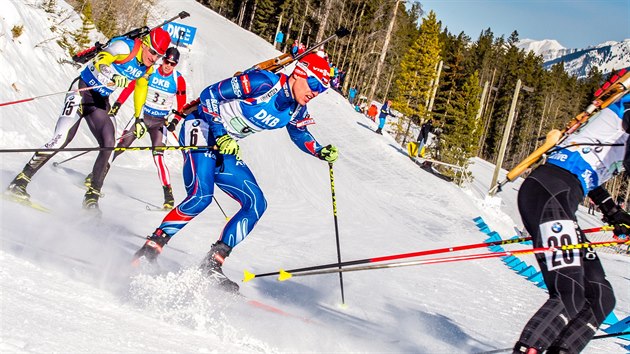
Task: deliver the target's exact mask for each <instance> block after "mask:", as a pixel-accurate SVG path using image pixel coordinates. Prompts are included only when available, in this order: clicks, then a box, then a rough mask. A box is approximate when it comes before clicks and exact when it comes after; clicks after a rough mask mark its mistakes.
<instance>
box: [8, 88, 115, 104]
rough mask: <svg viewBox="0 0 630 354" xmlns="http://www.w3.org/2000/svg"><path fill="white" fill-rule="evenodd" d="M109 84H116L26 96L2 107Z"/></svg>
mask: <svg viewBox="0 0 630 354" xmlns="http://www.w3.org/2000/svg"><path fill="white" fill-rule="evenodd" d="M108 86H114V83H113V82H110V83H108V84H105V85H97V86H90V87H84V88H79V89H74V90H69V91H60V92H54V93H48V94H45V95H40V96H35V97H31V98H24V99H21V100H17V101H11V102H4V103H0V107H2V106H10V105H12V104H18V103H24V102H30V101H34V100H36V99H38V98H43V97H48V96H54V95H61V94H68V93H70V92H82V91H87V90H92V89H96V88H101V87H108Z"/></svg>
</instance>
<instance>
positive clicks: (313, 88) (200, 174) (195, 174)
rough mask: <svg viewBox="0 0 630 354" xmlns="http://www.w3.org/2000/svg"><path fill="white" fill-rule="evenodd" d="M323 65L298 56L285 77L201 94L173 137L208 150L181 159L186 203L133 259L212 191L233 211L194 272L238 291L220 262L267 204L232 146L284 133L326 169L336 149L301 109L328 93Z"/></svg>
mask: <svg viewBox="0 0 630 354" xmlns="http://www.w3.org/2000/svg"><path fill="white" fill-rule="evenodd" d="M329 69H330V68H329V66H328V62H327V61H326V60H325V59H324V58H323V57H321V56H320V55H318V54H315V53H311V54H308V55H306V56H304V57H303V58H302V59H301V60H300V61H299V62H298V63H297V65H296V67H295V69H294V70H293V73H292V74H291V75H290V76H287V75H284V74H274V73H271V72H268V71H263V70H260V71H259V70H252V71H248V72H245V73H243V74H241V75H237V76H235V77H232V78H229V79H225V80H223V81H219V82H217V83H215V84H212V85H210V86H208V87H207V88H205V89H204V90H203V91H202V93H201V95H200V97H199V98H198V99H197V100H195V101H193V102H192V103H191V104H189V105H187V106H188V107H185V108H184V112H188V111H192V113H191V114H188V115H187V116H186V118H185V120H184V123H183V126H182V127H181V129H180V144H181V145H186V146H190V145H196V146H213V145H216V146H217V149H216V150H214V149H199V150H188V151H186V152H185V154H184V182H185V185H186V191H187V192H188V196H187V197H186V199H184V200H183V201H182V202H181V203H180V204H179V205H177V207H176V208H175V209H173V210H172V211H171V212H170V213H168V214H167V215H166V217H165V218H164V220H163V221H162V223H161V224H160V225H159V227H158V228H157V229H156V230H155V232H153V234H152V235H151V236H149V237H148V238H147V241H146V243H145V244H144V246H142V248H141V249H140V250H138V252H136V255H135V257H136V259H138V258H140V257H142V256H144V257H146V258H147V259H149V260H155V259H156V257H157V256H158V255H159V254H160V253H161V251H162V248H163V247H164V245H166V244H167V243H168V242H169V240H170V239H171V237H173V236H174V235H175V234H176V233H177V232H179V231H180V230H181V229H182V228H183V227H184V226H186V225H187V224H188V222H189V221H191V220H192V219H193V218H194V217H196V216H197V215H199V214H200V213H201V212H202V211H203V210H204V209H206V208H207V207H208V206H209V205H210V203H211V202H212V196H213V194H214V186H215V184H216V186H218V187H219V188H220V189H221V190H222V191H224V192H225V193H227V194H228V195H229V196H231V197H232V198H234V199H235V200H236V201H238V202H239V203H240V205H241V208H240V210H239V211H238V212H237V213H236V214H235V215H234V216H233V217H232V218H231V219H230V220H229V221H228V223H227V225H226V226H225V228H224V229H223V231H222V232H221V234H220V235H219V238H218V240H217V241H216V242H215V243H214V244H213V245H212V247H211V248H210V251H209V252H208V254H207V256H206V258H205V259H204V260H203V262H202V265H201V268H202V270H203V271H204V272H206V273H207V274H208V276H210V277H212V278H214V279H216V280H217V281H218V283H219V285H220V286H221V287H224V288H225V289H227V290H230V291H236V290H238V285H237V284H236V283H234V282H233V281H231V280H230V279H228V278H227V277H226V276H225V275H224V274H223V270H222V265H223V262H224V261H225V258H226V257H227V256H229V255H230V253H231V252H232V249H233V248H234V247H235V246H236V245H238V244H239V243H240V242H242V241H243V240H244V239H245V237H246V236H247V235H248V234H249V233H250V232H251V231H252V229H253V228H254V226H255V225H256V223H257V222H258V220H259V219H260V218H261V216H262V215H263V213H264V212H265V209H266V208H267V202H266V201H265V197H264V195H263V192H262V190H261V189H260V187H259V186H258V183H257V182H256V179H255V178H254V174H253V173H252V171H251V170H250V169H249V167H247V165H246V164H245V162H244V161H243V160H242V159H241V152H240V149H239V145H238V143H237V140H238V139H242V138H245V137H247V136H249V135H251V134H254V133H257V132H260V131H263V130H271V129H280V128H285V127H286V129H287V132H288V133H289V136H290V137H291V140H292V141H293V142H294V143H295V145H296V146H297V147H298V148H299V149H300V150H302V151H304V152H305V153H307V154H309V155H311V156H315V157H318V158H320V159H322V160H325V161H327V162H329V163H333V162H335V161H336V160H337V156H338V153H337V148H336V147H334V146H332V145H328V146H322V145H320V144H319V143H318V142H317V141H316V140H315V138H313V136H312V135H311V134H310V133H309V131H308V130H307V126H308V125H309V124H313V123H314V122H313V119H312V118H310V116H309V114H308V111H307V108H306V104H307V103H308V102H309V101H311V100H312V99H314V98H315V97H317V96H318V95H319V94H320V93H322V92H324V91H326V89H328V87H329V82H330V75H329V73H330V72H329Z"/></svg>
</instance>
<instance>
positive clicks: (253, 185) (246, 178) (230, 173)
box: [215, 155, 267, 248]
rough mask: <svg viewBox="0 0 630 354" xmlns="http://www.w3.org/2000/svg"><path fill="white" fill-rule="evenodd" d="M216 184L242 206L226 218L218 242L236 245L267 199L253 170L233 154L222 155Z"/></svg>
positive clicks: (241, 239) (248, 230)
mask: <svg viewBox="0 0 630 354" xmlns="http://www.w3.org/2000/svg"><path fill="white" fill-rule="evenodd" d="M218 169H219V172H218V173H217V175H216V177H215V183H216V185H217V187H219V188H220V189H221V190H222V191H224V192H225V193H227V194H228V195H229V196H230V197H232V198H234V199H235V200H236V201H238V202H239V203H240V204H241V209H240V210H239V211H238V212H237V213H236V214H235V215H234V216H233V217H232V218H231V219H230V221H228V223H227V224H226V225H225V228H224V229H223V231H222V232H221V236H220V238H219V241H221V242H223V243H225V244H226V245H228V246H229V247H231V248H232V247H234V246H236V245H237V244H238V243H239V242H241V241H243V239H245V237H247V235H248V234H249V233H250V232H251V231H252V229H253V228H254V226H256V223H257V222H258V220H260V218H261V217H262V215H263V213H264V212H265V210H266V209H267V201H266V200H265V196H264V195H263V192H262V190H261V189H260V187H259V186H258V183H257V182H256V178H254V174H253V173H252V171H251V170H250V169H249V167H247V165H245V163H244V162H243V161H242V160H237V159H236V156H234V155H223V165H222V166H221V167H218Z"/></svg>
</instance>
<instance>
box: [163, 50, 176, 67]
mask: <svg viewBox="0 0 630 354" xmlns="http://www.w3.org/2000/svg"><path fill="white" fill-rule="evenodd" d="M163 60H168V61H172V62H175V64H177V63H179V50H177V48H175V47H170V48H168V49H167V50H166V54H164V59H163Z"/></svg>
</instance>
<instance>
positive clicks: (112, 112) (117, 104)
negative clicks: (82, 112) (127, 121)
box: [108, 102, 120, 116]
mask: <svg viewBox="0 0 630 354" xmlns="http://www.w3.org/2000/svg"><path fill="white" fill-rule="evenodd" d="M119 109H120V102H114V104H113V105H112V108H111V109H110V110H109V113H108V114H109V115H110V116H115V115H117V114H118V110H119Z"/></svg>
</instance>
